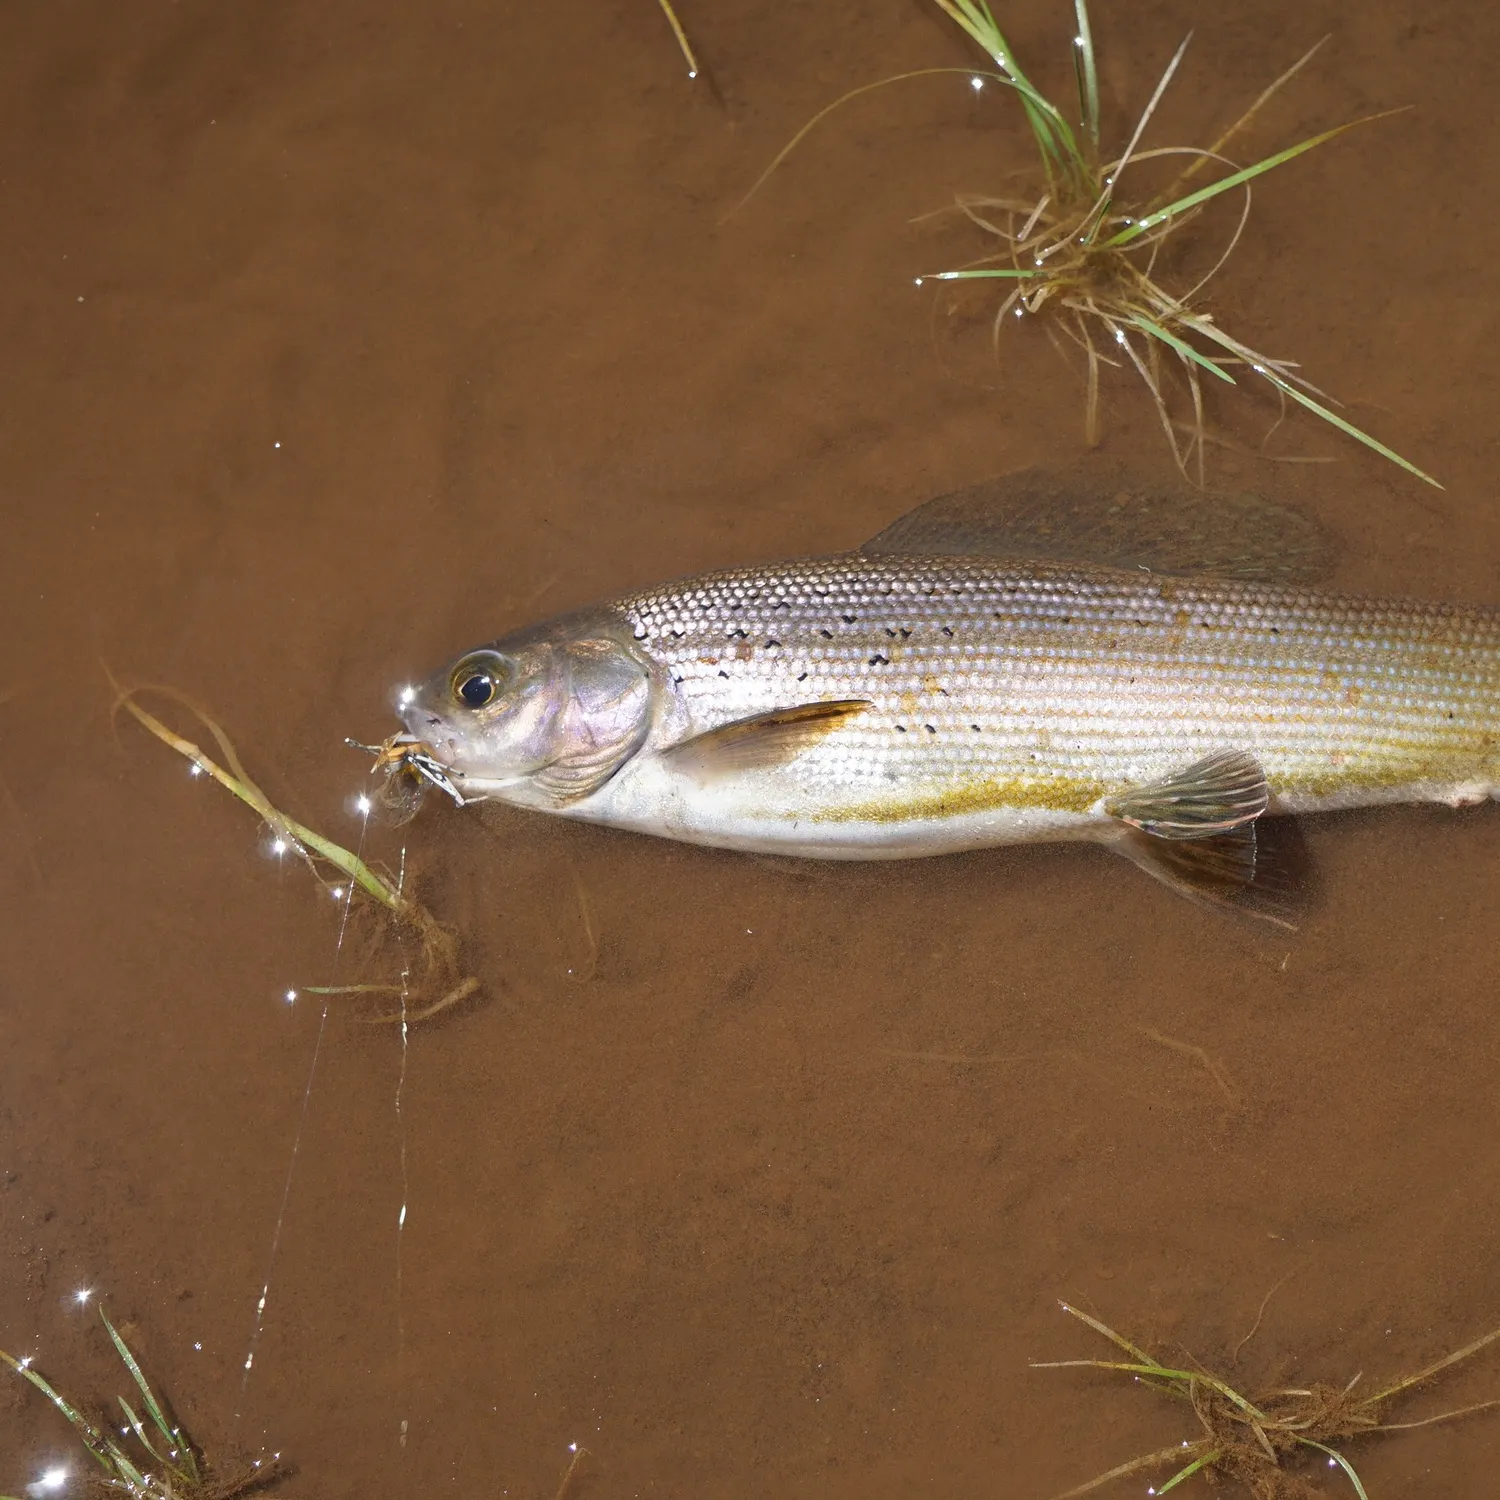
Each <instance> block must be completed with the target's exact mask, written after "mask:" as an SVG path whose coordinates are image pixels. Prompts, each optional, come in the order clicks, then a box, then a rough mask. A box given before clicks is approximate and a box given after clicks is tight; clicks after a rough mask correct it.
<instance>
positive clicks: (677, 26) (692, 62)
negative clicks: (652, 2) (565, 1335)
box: [660, 0, 698, 78]
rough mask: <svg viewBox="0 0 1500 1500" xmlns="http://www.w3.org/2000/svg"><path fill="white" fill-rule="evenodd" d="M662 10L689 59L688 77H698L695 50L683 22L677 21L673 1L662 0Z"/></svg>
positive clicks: (678, 43)
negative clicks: (690, 43) (689, 41)
mask: <svg viewBox="0 0 1500 1500" xmlns="http://www.w3.org/2000/svg"><path fill="white" fill-rule="evenodd" d="M660 3H661V8H662V11H663V12H664V14H665V15H666V18H667V25H669V26H670V27H671V28H672V35H673V36H675V37H676V38H677V45H678V47H679V48H680V49H681V50H682V55H683V57H684V58H686V59H687V65H688V77H689V78H696V77H697V76H698V59H697V58H696V57H694V56H693V49H692V47H691V45H689V43H688V39H687V32H685V31H684V30H683V29H682V22H681V21H679V20H678V19H677V12H676V11H675V10H673V9H672V5H671V0H660Z"/></svg>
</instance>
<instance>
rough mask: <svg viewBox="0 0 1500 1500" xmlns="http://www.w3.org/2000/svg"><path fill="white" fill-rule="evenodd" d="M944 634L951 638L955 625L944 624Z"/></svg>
mask: <svg viewBox="0 0 1500 1500" xmlns="http://www.w3.org/2000/svg"><path fill="white" fill-rule="evenodd" d="M943 634H944V635H946V636H947V637H949V639H950V640H951V639H952V636H953V627H952V626H951V625H944V626H943Z"/></svg>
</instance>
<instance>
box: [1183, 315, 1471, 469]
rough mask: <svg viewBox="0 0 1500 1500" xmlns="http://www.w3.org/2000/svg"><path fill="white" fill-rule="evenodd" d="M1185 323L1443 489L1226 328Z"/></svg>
mask: <svg viewBox="0 0 1500 1500" xmlns="http://www.w3.org/2000/svg"><path fill="white" fill-rule="evenodd" d="M1184 321H1185V322H1186V323H1187V324H1188V326H1190V327H1191V328H1192V329H1193V330H1194V332H1196V333H1200V334H1202V336H1203V337H1204V338H1206V339H1210V340H1212V341H1213V342H1214V343H1216V344H1219V345H1221V346H1222V347H1223V348H1225V349H1228V350H1229V351H1230V352H1231V353H1232V354H1234V355H1236V356H1237V357H1238V358H1240V359H1242V360H1244V362H1245V363H1246V364H1247V365H1249V366H1250V368H1251V369H1252V370H1254V371H1255V373H1256V374H1257V375H1259V376H1260V377H1261V378H1262V379H1263V380H1267V381H1269V382H1270V383H1271V384H1272V385H1273V386H1275V387H1276V389H1277V390H1278V391H1280V392H1281V393H1282V394H1283V395H1285V396H1290V397H1291V398H1292V400H1293V401H1295V402H1297V403H1298V404H1299V405H1301V406H1305V407H1306V408H1307V409H1308V411H1310V412H1314V413H1316V414H1317V415H1318V416H1320V417H1322V419H1323V420H1324V421H1325V422H1327V423H1329V424H1330V426H1333V427H1337V428H1338V429H1339V431H1340V432H1343V433H1346V434H1348V436H1350V437H1352V438H1354V439H1356V440H1357V441H1359V442H1361V443H1363V444H1364V445H1365V447H1366V448H1369V449H1370V450H1372V451H1373V452H1375V453H1378V454H1379V455H1380V456H1381V457H1382V458H1386V459H1389V460H1390V461H1391V462H1392V463H1393V464H1396V465H1397V466H1398V467H1400V468H1403V469H1405V470H1406V472H1407V473H1408V474H1413V475H1415V476H1416V477H1417V478H1418V479H1420V480H1422V481H1424V482H1425V483H1427V484H1430V485H1431V486H1432V487H1433V488H1434V489H1437V490H1440V489H1442V488H1443V486H1442V485H1441V484H1440V483H1439V482H1438V481H1437V480H1436V479H1434V478H1433V477H1432V475H1431V474H1428V473H1426V472H1425V471H1424V470H1422V469H1419V468H1418V467H1417V466H1416V465H1415V464H1414V463H1412V462H1411V461H1410V460H1409V459H1405V458H1402V457H1401V455H1400V454H1399V453H1397V452H1396V450H1395V449H1394V448H1388V447H1386V445H1385V444H1384V443H1382V442H1381V441H1380V440H1379V438H1373V437H1371V436H1370V434H1369V433H1368V432H1365V431H1363V430H1362V429H1361V428H1358V427H1356V426H1355V425H1354V423H1353V422H1350V421H1348V420H1347V419H1346V418H1344V417H1341V416H1340V415H1339V414H1338V413H1337V412H1336V411H1332V410H1330V409H1329V408H1328V407H1326V406H1324V405H1323V403H1322V402H1321V401H1317V400H1314V399H1313V397H1311V396H1309V395H1308V394H1307V392H1306V391H1304V390H1302V389H1301V388H1300V387H1299V386H1297V385H1295V384H1294V383H1293V382H1292V381H1290V380H1288V379H1287V378H1286V376H1285V375H1283V374H1281V372H1280V371H1279V370H1277V369H1276V367H1275V365H1274V364H1273V363H1272V362H1271V361H1270V360H1267V359H1265V358H1264V357H1263V356H1261V355H1259V354H1257V353H1255V351H1254V350H1253V349H1249V348H1247V347H1246V346H1245V345H1244V344H1242V343H1240V341H1239V340H1238V339H1236V338H1233V337H1231V336H1230V335H1229V334H1227V333H1225V332H1224V330H1223V329H1221V328H1219V327H1217V326H1216V325H1215V324H1213V323H1211V322H1209V320H1208V319H1207V318H1201V317H1189V318H1187V319H1184Z"/></svg>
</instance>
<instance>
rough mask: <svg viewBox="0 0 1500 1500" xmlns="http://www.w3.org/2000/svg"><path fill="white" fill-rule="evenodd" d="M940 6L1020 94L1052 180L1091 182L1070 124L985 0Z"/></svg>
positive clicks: (942, 1) (940, 1)
mask: <svg viewBox="0 0 1500 1500" xmlns="http://www.w3.org/2000/svg"><path fill="white" fill-rule="evenodd" d="M936 4H937V5H938V6H939V7H940V8H941V9H942V10H943V11H944V12H946V13H947V15H948V16H950V17H951V18H952V19H953V20H954V21H956V22H957V23H958V25H959V26H960V27H962V29H963V30H964V31H965V32H967V33H968V35H969V36H970V37H971V38H972V39H973V40H974V41H975V42H977V43H978V45H979V46H980V47H982V48H983V49H984V50H985V51H986V52H987V53H989V55H990V56H991V57H992V58H993V59H994V61H995V65H996V67H998V68H999V69H1000V71H1001V73H1002V74H1003V75H1004V78H1005V81H1006V82H1007V83H1009V84H1011V85H1012V87H1014V88H1015V90H1016V91H1017V92H1018V93H1019V94H1020V96H1021V107H1022V108H1023V109H1024V110H1025V111H1026V120H1027V123H1028V124H1029V125H1030V126H1031V133H1032V135H1033V136H1034V137H1035V138H1036V143H1037V149H1038V150H1039V151H1040V152H1041V154H1042V163H1043V166H1044V167H1045V169H1046V172H1047V177H1048V179H1049V181H1055V179H1056V175H1057V174H1061V175H1062V177H1063V178H1064V179H1066V180H1067V181H1068V182H1069V183H1071V184H1075V185H1076V184H1077V183H1079V182H1080V181H1085V180H1087V167H1086V164H1085V162H1084V160H1083V155H1082V153H1081V152H1080V151H1079V149H1078V141H1077V139H1076V137H1075V136H1074V135H1073V132H1072V130H1071V129H1070V128H1069V126H1068V122H1067V121H1066V120H1065V119H1064V118H1063V116H1062V114H1061V112H1060V111H1059V110H1058V108H1057V106H1056V105H1055V104H1053V103H1052V102H1051V100H1049V99H1047V98H1046V97H1045V96H1044V95H1043V94H1041V93H1040V92H1039V91H1038V90H1037V89H1036V87H1035V86H1034V85H1033V84H1032V82H1031V80H1030V79H1029V78H1028V77H1027V76H1026V74H1025V73H1024V72H1022V71H1021V65H1020V64H1019V63H1018V62H1017V61H1016V58H1015V54H1014V53H1013V52H1012V51H1011V50H1010V44H1009V43H1008V42H1007V41H1006V40H1005V37H1004V36H1003V35H1002V34H1001V31H1000V28H999V26H998V25H997V24H996V22H995V18H994V16H993V15H992V14H991V13H990V8H989V6H988V5H987V4H985V3H984V0H936Z"/></svg>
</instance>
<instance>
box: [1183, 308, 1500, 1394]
mask: <svg viewBox="0 0 1500 1500" xmlns="http://www.w3.org/2000/svg"><path fill="white" fill-rule="evenodd" d="M1186 321H1187V322H1188V323H1189V324H1190V325H1191V327H1192V328H1193V329H1194V331H1195V332H1197V333H1200V334H1202V335H1203V337H1204V338H1206V339H1212V340H1213V342H1214V343H1216V344H1220V345H1222V346H1223V347H1224V348H1226V349H1228V350H1229V351H1230V352H1231V353H1233V354H1235V355H1236V356H1238V357H1239V358H1240V359H1243V360H1244V361H1245V363H1246V364H1248V365H1249V366H1250V368H1251V369H1252V370H1254V371H1255V373H1256V374H1257V375H1259V376H1260V377H1261V378H1262V379H1264V380H1267V381H1269V382H1270V383H1271V384H1272V385H1274V386H1275V387H1276V389H1277V390H1278V391H1280V392H1282V394H1283V395H1287V396H1290V397H1291V398H1292V400H1293V401H1296V402H1297V403H1299V404H1300V405H1302V406H1305V407H1306V408H1307V409H1308V410H1309V411H1310V412H1314V413H1316V414H1317V415H1318V416H1320V417H1322V419H1323V420H1324V421H1325V422H1327V423H1329V425H1330V426H1333V427H1337V428H1338V430H1339V431H1340V432H1343V433H1347V434H1348V436H1350V437H1352V438H1355V439H1357V440H1358V441H1359V442H1361V443H1363V444H1364V445H1365V447H1367V448H1369V449H1370V450H1371V451H1373V452H1375V453H1378V454H1379V455H1380V456H1381V457H1382V458H1387V459H1389V460H1390V461H1391V462H1392V463H1393V464H1396V465H1397V466H1398V467H1400V468H1403V469H1405V470H1406V472H1407V473H1408V474H1414V475H1415V476H1416V477H1417V478H1418V479H1420V480H1422V481H1424V482H1425V483H1427V484H1430V485H1431V486H1432V487H1433V488H1434V489H1437V490H1440V489H1442V488H1443V486H1442V485H1441V484H1440V483H1439V482H1438V481H1437V480H1436V479H1434V478H1433V477H1432V475H1431V474H1428V473H1426V472H1425V471H1423V470H1422V469H1419V468H1418V467H1417V466H1416V465H1415V464H1414V463H1412V462H1411V461H1410V460H1409V459H1405V458H1402V457H1401V455H1400V454H1399V453H1397V452H1396V450H1395V449H1394V448H1387V447H1386V445H1385V444H1384V443H1382V442H1381V441H1380V440H1379V439H1378V438H1373V437H1371V436H1370V434H1369V433H1368V432H1364V431H1362V430H1361V429H1360V428H1358V427H1356V426H1355V425H1354V423H1353V422H1350V421H1347V420H1346V419H1345V418H1343V417H1341V416H1339V414H1338V413H1337V412H1336V411H1331V410H1330V409H1329V408H1328V407H1326V406H1324V405H1323V403H1322V402H1321V401H1315V400H1314V399H1313V398H1312V397H1311V396H1309V395H1308V394H1307V392H1306V391H1304V390H1301V389H1300V388H1299V387H1298V386H1296V385H1295V384H1293V383H1292V381H1290V380H1288V379H1287V378H1286V376H1285V375H1283V374H1281V373H1280V372H1279V371H1278V370H1276V369H1275V368H1274V366H1272V365H1271V363H1270V362H1269V361H1267V360H1264V359H1262V357H1261V356H1260V355H1258V354H1256V353H1255V352H1254V351H1253V350H1251V349H1247V348H1246V347H1245V346H1244V345H1243V344H1241V343H1240V342H1239V340H1238V339H1235V338H1231V337H1230V336H1229V335H1228V334H1227V333H1225V332H1223V330H1222V329H1219V328H1216V327H1215V326H1214V325H1213V324H1212V323H1210V322H1209V321H1208V320H1207V319H1206V318H1190V319H1187V320H1186ZM1490 1337H1492V1338H1495V1337H1500V1329H1497V1330H1496V1332H1495V1333H1494V1334H1493V1335H1491V1336H1490ZM1484 1342H1486V1340H1481V1341H1480V1345H1479V1346H1477V1347H1482V1346H1483V1344H1484ZM1437 1368H1442V1366H1438V1367H1437ZM1396 1389H1398V1390H1399V1389H1401V1387H1399V1386H1398V1387H1396ZM1388 1394H1389V1393H1388ZM1371 1399H1372V1400H1374V1399H1377V1398H1375V1397H1371Z"/></svg>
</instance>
